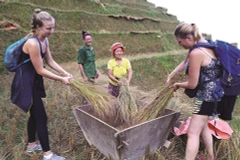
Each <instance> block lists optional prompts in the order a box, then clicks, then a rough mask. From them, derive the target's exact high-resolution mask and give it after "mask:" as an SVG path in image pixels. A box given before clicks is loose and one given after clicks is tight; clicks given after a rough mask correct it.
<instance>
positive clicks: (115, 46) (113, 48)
mask: <svg viewBox="0 0 240 160" xmlns="http://www.w3.org/2000/svg"><path fill="white" fill-rule="evenodd" d="M118 48H122V50H123V52H124V50H125V47H124V46H123V45H122V43H120V42H117V43H114V44H113V45H112V47H111V54H114V51H115V50H116V49H118Z"/></svg>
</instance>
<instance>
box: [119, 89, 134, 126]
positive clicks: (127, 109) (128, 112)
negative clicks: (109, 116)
mask: <svg viewBox="0 0 240 160" xmlns="http://www.w3.org/2000/svg"><path fill="white" fill-rule="evenodd" d="M137 112H138V107H137V104H136V100H135V98H134V97H133V96H132V93H131V91H130V88H129V86H121V90H120V93H119V96H118V97H117V116H116V120H115V121H116V122H118V124H124V125H125V127H128V126H131V125H132V120H133V117H134V116H135V114H136V113H137Z"/></svg>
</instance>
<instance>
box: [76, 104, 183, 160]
mask: <svg viewBox="0 0 240 160" xmlns="http://www.w3.org/2000/svg"><path fill="white" fill-rule="evenodd" d="M90 108H92V107H91V106H90V105H83V106H80V107H75V108H74V115H75V117H76V119H77V122H78V124H79V126H80V127H81V129H82V132H83V134H84V136H85V138H86V139H87V141H88V143H89V144H90V145H93V146H95V147H96V148H97V149H98V150H99V151H100V152H101V153H102V154H104V155H105V156H106V157H108V158H109V159H112V160H139V159H141V158H142V157H143V156H144V155H145V153H146V149H147V148H148V150H149V152H150V154H153V153H154V151H155V150H156V149H157V148H158V147H161V146H162V145H163V144H164V142H165V140H166V139H167V137H168V135H169V133H170V131H171V129H172V127H173V125H174V124H175V122H176V121H177V119H178V118H179V116H180V113H179V112H175V111H173V110H168V109H166V110H165V113H164V114H163V116H161V117H158V118H156V119H153V120H150V121H146V122H143V123H140V124H138V125H135V126H132V127H129V128H126V129H124V130H118V129H116V128H114V127H112V126H110V125H108V124H107V123H105V122H103V121H102V120H100V119H98V118H96V117H94V116H93V115H91V110H90Z"/></svg>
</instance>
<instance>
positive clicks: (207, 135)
mask: <svg viewBox="0 0 240 160" xmlns="http://www.w3.org/2000/svg"><path fill="white" fill-rule="evenodd" d="M201 137H202V139H203V143H204V145H205V147H206V150H207V152H208V154H209V156H210V158H211V159H214V153H213V139H212V134H211V132H210V129H209V127H208V124H206V125H205V126H204V128H203V130H202V133H201Z"/></svg>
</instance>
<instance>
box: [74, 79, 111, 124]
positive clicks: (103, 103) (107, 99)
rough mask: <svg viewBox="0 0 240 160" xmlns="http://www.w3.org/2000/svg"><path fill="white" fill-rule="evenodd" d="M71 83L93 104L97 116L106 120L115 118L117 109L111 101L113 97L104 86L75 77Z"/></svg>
mask: <svg viewBox="0 0 240 160" xmlns="http://www.w3.org/2000/svg"><path fill="white" fill-rule="evenodd" d="M70 83H71V85H72V86H73V87H74V88H75V89H76V90H77V91H78V92H79V93H80V94H81V95H82V96H84V97H85V98H86V99H87V100H88V102H89V103H90V104H91V105H92V107H93V110H94V113H95V114H94V115H95V116H96V117H98V118H100V119H101V120H103V121H105V122H107V121H111V120H113V119H115V116H116V109H115V107H114V105H112V103H111V102H112V97H111V96H110V95H109V94H108V93H107V92H105V91H104V89H103V88H100V86H97V85H93V84H90V83H82V82H79V81H77V80H74V79H71V80H70Z"/></svg>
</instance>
